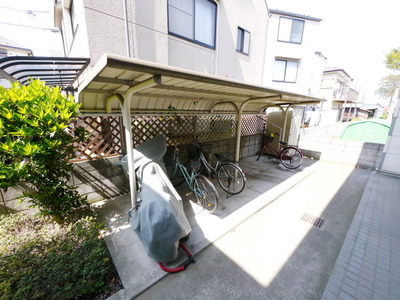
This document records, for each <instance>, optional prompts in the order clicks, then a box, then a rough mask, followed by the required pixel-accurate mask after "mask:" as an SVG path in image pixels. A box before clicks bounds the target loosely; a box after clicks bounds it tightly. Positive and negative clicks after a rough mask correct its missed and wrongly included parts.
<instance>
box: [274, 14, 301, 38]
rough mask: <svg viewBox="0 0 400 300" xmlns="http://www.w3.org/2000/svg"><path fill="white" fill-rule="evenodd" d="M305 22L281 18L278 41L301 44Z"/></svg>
mask: <svg viewBox="0 0 400 300" xmlns="http://www.w3.org/2000/svg"><path fill="white" fill-rule="evenodd" d="M303 29H304V21H303V20H297V19H290V18H285V17H280V20H279V32H278V41H281V42H289V43H296V44H301V42H302V39H303Z"/></svg>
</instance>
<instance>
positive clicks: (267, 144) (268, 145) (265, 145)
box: [261, 140, 284, 158]
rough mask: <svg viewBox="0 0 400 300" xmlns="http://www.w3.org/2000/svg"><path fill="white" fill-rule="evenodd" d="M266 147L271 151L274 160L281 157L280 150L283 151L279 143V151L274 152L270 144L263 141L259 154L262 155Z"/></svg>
mask: <svg viewBox="0 0 400 300" xmlns="http://www.w3.org/2000/svg"><path fill="white" fill-rule="evenodd" d="M266 147H268V149H269V151H271V153H272V154H273V156H274V157H275V158H279V156H280V155H281V152H282V150H283V149H284V147H283V146H282V144H280V143H279V149H278V150H275V149H274V148H272V146H271V142H269V141H268V140H265V142H264V144H263V147H262V149H261V154H262V153H264V151H265V148H266Z"/></svg>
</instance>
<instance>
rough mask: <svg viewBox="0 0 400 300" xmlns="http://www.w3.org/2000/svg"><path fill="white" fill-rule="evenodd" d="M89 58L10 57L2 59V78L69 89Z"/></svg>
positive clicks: (0, 70) (0, 66)
mask: <svg viewBox="0 0 400 300" xmlns="http://www.w3.org/2000/svg"><path fill="white" fill-rule="evenodd" d="M89 61H90V59H89V58H72V57H41V56H9V57H5V58H2V59H0V76H2V77H4V78H5V79H7V80H9V81H12V82H13V81H19V82H20V83H22V84H27V83H28V81H29V80H30V79H31V78H33V79H37V78H38V79H40V80H42V81H45V82H46V84H47V85H51V86H59V87H61V88H66V87H69V86H71V85H72V84H73V82H74V81H75V80H76V78H77V77H78V76H79V75H80V74H81V72H82V71H83V70H84V69H85V67H86V66H87V65H88V63H89Z"/></svg>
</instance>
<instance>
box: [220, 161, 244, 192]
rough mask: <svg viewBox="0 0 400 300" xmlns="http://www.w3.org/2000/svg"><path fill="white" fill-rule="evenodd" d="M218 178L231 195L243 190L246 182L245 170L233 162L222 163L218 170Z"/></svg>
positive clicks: (222, 186)
mask: <svg viewBox="0 0 400 300" xmlns="http://www.w3.org/2000/svg"><path fill="white" fill-rule="evenodd" d="M217 180H218V183H219V185H220V186H221V188H222V189H223V190H224V191H225V192H227V193H229V194H231V195H236V194H239V193H240V192H241V191H243V189H244V185H245V183H246V177H245V176H244V174H243V171H242V170H241V169H240V168H239V167H238V166H236V165H235V164H233V163H223V164H222V166H221V167H220V168H219V169H218V171H217Z"/></svg>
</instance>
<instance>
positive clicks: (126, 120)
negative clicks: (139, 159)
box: [106, 76, 161, 208]
mask: <svg viewBox="0 0 400 300" xmlns="http://www.w3.org/2000/svg"><path fill="white" fill-rule="evenodd" d="M160 83H161V76H154V77H152V78H150V79H148V80H145V81H143V82H141V83H139V84H136V85H134V86H132V87H130V88H129V89H128V90H127V91H126V92H125V94H124V96H123V97H122V96H121V95H120V94H116V95H113V96H111V97H109V98H108V99H107V103H106V107H107V110H111V101H112V100H114V99H118V100H119V101H120V104H121V109H122V121H123V125H124V133H125V139H126V150H127V158H128V172H129V189H130V192H131V203H132V208H135V207H136V202H137V199H136V195H137V191H136V177H135V164H134V154H133V139H132V125H131V100H132V97H133V95H134V94H135V93H138V92H140V91H142V90H144V89H148V88H151V87H152V86H155V85H158V84H160Z"/></svg>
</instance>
